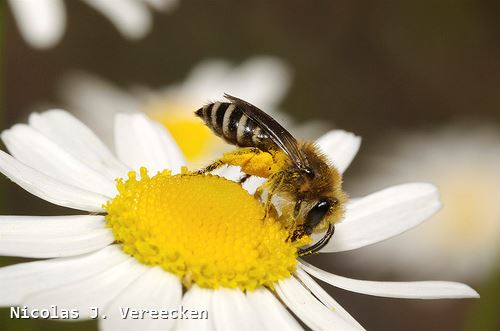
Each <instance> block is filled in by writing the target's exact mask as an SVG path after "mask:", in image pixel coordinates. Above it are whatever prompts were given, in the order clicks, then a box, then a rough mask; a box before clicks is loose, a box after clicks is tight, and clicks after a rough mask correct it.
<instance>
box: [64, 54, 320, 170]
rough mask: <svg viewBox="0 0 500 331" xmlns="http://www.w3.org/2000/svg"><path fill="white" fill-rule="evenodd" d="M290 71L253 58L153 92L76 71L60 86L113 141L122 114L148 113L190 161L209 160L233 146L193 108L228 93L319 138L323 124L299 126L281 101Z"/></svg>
mask: <svg viewBox="0 0 500 331" xmlns="http://www.w3.org/2000/svg"><path fill="white" fill-rule="evenodd" d="M290 81H291V73H290V70H289V69H288V67H287V66H286V65H285V64H284V63H283V62H282V61H281V60H279V59H276V58H273V57H267V56H260V57H253V58H250V59H249V60H247V61H245V62H244V63H242V64H241V65H238V66H232V65H230V64H229V63H228V62H226V61H223V60H207V61H204V62H201V63H200V64H198V65H197V66H195V67H194V68H193V69H192V70H191V72H190V73H189V74H188V76H187V78H186V79H185V80H184V81H183V82H180V83H176V84H173V85H169V86H166V87H164V88H162V89H158V90H151V89H147V88H144V87H143V88H136V89H134V91H133V92H131V91H127V90H123V89H120V88H118V87H116V86H113V85H112V84H110V83H108V82H106V81H104V80H102V79H100V78H97V77H94V76H91V75H88V74H82V73H79V74H74V75H71V76H69V77H67V79H65V80H64V81H63V82H62V84H61V92H62V93H61V94H62V97H63V100H64V102H65V104H66V105H67V106H68V108H71V109H74V112H75V113H76V114H77V115H78V117H80V118H82V120H83V121H84V122H85V123H86V124H88V125H89V126H90V127H91V128H92V129H93V130H94V131H96V132H97V133H98V134H99V135H100V136H101V137H103V140H104V141H105V142H106V143H108V144H112V141H113V137H112V132H113V130H112V128H111V127H110V124H109V123H112V119H113V117H114V115H115V114H116V113H117V112H145V113H147V114H148V115H149V116H150V117H152V118H154V119H156V120H157V121H159V122H161V123H162V124H163V125H164V126H165V127H167V129H168V130H169V131H170V132H171V134H172V135H173V137H174V138H175V139H176V141H177V142H178V144H179V145H180V147H181V149H182V150H183V152H184V154H185V155H186V157H187V159H188V160H189V162H190V165H195V166H198V165H201V164H205V163H206V162H207V161H208V160H212V159H214V158H216V157H218V156H219V155H220V153H222V152H224V151H227V150H228V149H232V148H234V147H231V146H229V145H228V144H226V143H224V142H223V141H222V139H220V138H218V137H216V136H215V135H213V134H212V132H211V131H210V130H209V129H208V128H206V127H205V125H204V124H203V122H202V121H201V120H200V119H199V118H197V117H196V116H194V111H195V110H196V109H198V108H200V107H201V106H202V105H204V104H206V103H207V102H209V101H214V100H217V99H220V98H222V96H223V94H224V93H229V94H232V95H235V96H238V97H240V98H242V99H245V100H247V101H249V102H251V103H253V104H255V105H258V106H259V107H261V108H262V109H264V110H265V111H266V112H267V113H270V114H272V115H273V116H275V117H276V118H277V119H278V120H279V121H280V123H282V124H284V126H285V127H287V128H289V129H290V131H291V132H292V133H293V134H295V135H297V137H307V138H311V139H313V138H317V137H318V136H319V135H321V134H322V133H323V132H324V130H323V129H324V128H325V127H326V126H325V125H324V124H321V125H320V124H318V123H313V122H309V123H307V124H306V125H302V126H300V127H297V126H296V125H295V126H294V125H293V124H292V123H291V121H290V119H289V118H287V117H286V115H285V114H283V113H277V112H276V109H277V107H278V104H279V103H280V102H281V100H282V99H283V97H284V95H285V94H286V92H287V91H288V88H289V86H290Z"/></svg>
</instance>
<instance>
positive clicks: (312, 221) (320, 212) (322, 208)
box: [305, 199, 331, 230]
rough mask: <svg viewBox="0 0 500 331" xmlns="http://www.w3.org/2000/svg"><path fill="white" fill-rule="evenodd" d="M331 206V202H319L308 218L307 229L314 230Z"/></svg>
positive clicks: (324, 200) (306, 221)
mask: <svg viewBox="0 0 500 331" xmlns="http://www.w3.org/2000/svg"><path fill="white" fill-rule="evenodd" d="M330 206H331V202H330V201H329V200H326V199H321V200H319V201H318V203H317V204H316V205H315V206H314V207H312V208H311V210H310V211H309V213H308V214H307V216H306V220H305V225H306V227H308V228H310V229H311V230H312V229H314V228H315V227H316V226H317V225H318V224H319V223H320V222H321V220H322V219H323V218H324V217H325V215H326V214H327V213H328V211H329V210H330Z"/></svg>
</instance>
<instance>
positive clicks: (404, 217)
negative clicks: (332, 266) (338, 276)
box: [314, 183, 441, 253]
mask: <svg viewBox="0 0 500 331" xmlns="http://www.w3.org/2000/svg"><path fill="white" fill-rule="evenodd" d="M440 206H441V204H440V202H439V193H438V191H437V189H436V187H435V186H434V185H432V184H427V183H410V184H404V185H398V186H393V187H389V188H387V189H385V190H382V191H379V192H376V193H373V194H370V195H368V196H366V197H364V198H361V199H357V200H356V201H354V202H352V203H350V204H348V205H347V210H346V216H345V219H344V220H343V221H342V222H341V223H339V224H337V225H336V226H335V234H334V235H333V238H332V239H331V240H330V242H329V243H328V244H327V245H326V246H325V247H324V248H323V249H322V250H321V252H323V253H329V252H341V251H348V250H351V249H355V248H359V247H363V246H367V245H371V244H374V243H377V242H380V241H382V240H386V239H388V238H391V237H394V236H397V235H398V234H401V233H403V232H405V231H407V230H409V229H411V228H413V227H415V226H417V225H419V224H420V223H422V222H423V221H425V220H426V219H427V218H429V217H430V216H431V215H432V214H434V213H435V212H436V211H437V210H439V208H440ZM321 236H322V234H318V235H315V236H314V237H315V240H317V239H318V238H319V237H321Z"/></svg>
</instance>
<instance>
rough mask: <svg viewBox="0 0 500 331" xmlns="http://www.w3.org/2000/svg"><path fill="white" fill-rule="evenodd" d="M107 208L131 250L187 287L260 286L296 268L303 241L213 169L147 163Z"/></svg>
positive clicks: (112, 224)
mask: <svg viewBox="0 0 500 331" xmlns="http://www.w3.org/2000/svg"><path fill="white" fill-rule="evenodd" d="M117 187H118V191H119V194H118V195H117V196H116V197H115V198H114V199H113V200H110V201H109V202H108V203H107V204H106V206H105V208H106V210H107V212H108V214H107V216H106V221H107V224H108V226H109V227H111V228H112V230H113V233H114V236H115V238H116V241H117V242H118V243H121V245H122V248H123V251H124V252H125V253H127V254H129V255H132V256H134V257H135V258H136V259H137V260H139V261H140V262H142V263H144V264H147V265H151V266H161V267H162V268H163V269H164V270H166V271H168V272H171V273H174V274H176V275H177V276H178V277H180V278H181V279H182V281H183V284H184V285H185V286H186V287H189V286H191V284H192V283H196V284H198V285H199V286H201V287H206V288H218V287H228V288H240V289H242V290H253V289H255V288H257V287H259V286H267V287H272V286H273V284H274V283H275V282H277V281H279V280H281V279H285V278H288V277H289V276H290V275H291V274H292V273H293V272H294V270H295V267H296V263H297V260H296V258H297V248H298V246H301V245H304V242H303V241H301V242H290V241H287V238H288V231H286V230H285V229H284V228H283V226H282V225H281V223H279V222H277V221H276V220H274V219H273V218H264V215H265V213H264V208H263V205H262V204H261V203H260V202H258V201H257V200H256V199H255V198H254V197H253V196H251V195H249V194H248V193H247V192H246V191H245V190H243V189H242V188H241V186H240V185H239V184H237V183H234V182H231V181H229V180H227V179H224V178H222V177H217V176H212V175H206V176H205V175H195V174H191V173H187V172H185V171H184V172H183V173H181V174H179V175H171V174H170V172H168V171H163V172H161V173H158V174H157V175H155V176H153V177H149V176H148V174H147V171H146V169H144V168H142V169H141V173H140V179H138V178H137V175H136V173H135V172H130V173H129V178H128V179H127V180H126V181H124V180H122V179H119V180H118V181H117Z"/></svg>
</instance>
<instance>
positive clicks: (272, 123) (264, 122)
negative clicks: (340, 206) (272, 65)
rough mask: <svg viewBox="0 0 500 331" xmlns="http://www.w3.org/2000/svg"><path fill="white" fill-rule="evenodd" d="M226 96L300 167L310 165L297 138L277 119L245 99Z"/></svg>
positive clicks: (225, 95)
mask: <svg viewBox="0 0 500 331" xmlns="http://www.w3.org/2000/svg"><path fill="white" fill-rule="evenodd" d="M224 97H225V98H226V99H228V100H230V101H231V102H232V103H234V104H235V105H236V106H237V107H239V108H240V109H241V110H242V111H243V112H244V113H245V115H247V116H248V117H249V118H250V119H252V120H254V121H255V122H256V123H257V124H258V125H259V127H260V128H261V129H262V130H263V131H265V132H266V133H267V134H268V135H269V137H270V138H271V140H272V141H273V142H274V143H275V144H276V145H277V146H278V147H279V148H281V149H282V150H283V151H284V152H285V153H286V154H287V155H288V156H289V157H290V159H291V160H292V162H293V163H294V164H295V165H296V166H297V167H298V168H299V169H306V168H307V167H308V166H309V164H308V162H307V158H306V157H305V156H304V154H303V153H302V152H301V151H300V149H299V147H298V144H297V140H296V139H295V138H294V137H293V136H292V135H291V134H290V132H288V131H287V130H286V129H285V128H284V127H282V126H281V125H280V124H279V123H278V122H276V120H274V119H273V118H272V117H271V116H269V115H268V114H266V113H265V112H263V111H262V110H260V109H259V108H257V107H255V106H254V105H252V104H250V103H248V102H246V101H244V100H241V99H239V98H236V97H233V96H231V95H229V94H227V93H226V94H224Z"/></svg>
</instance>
